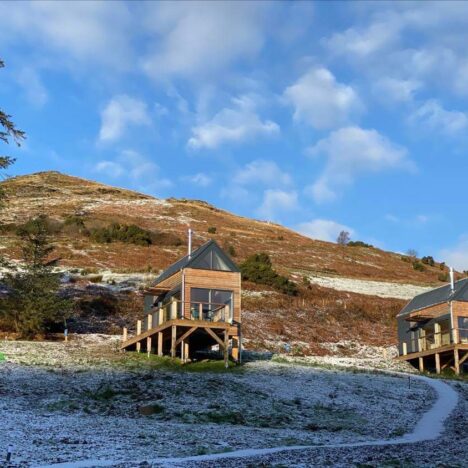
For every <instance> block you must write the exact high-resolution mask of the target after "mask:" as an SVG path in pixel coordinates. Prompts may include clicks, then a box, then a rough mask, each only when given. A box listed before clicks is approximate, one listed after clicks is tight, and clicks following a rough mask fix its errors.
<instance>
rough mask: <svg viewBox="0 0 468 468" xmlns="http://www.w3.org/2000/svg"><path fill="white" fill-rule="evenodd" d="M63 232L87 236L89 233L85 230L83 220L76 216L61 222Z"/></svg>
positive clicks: (68, 217)
mask: <svg viewBox="0 0 468 468" xmlns="http://www.w3.org/2000/svg"><path fill="white" fill-rule="evenodd" d="M63 230H64V231H66V232H68V233H69V234H73V233H79V234H85V235H89V231H88V230H87V229H86V225H85V223H84V221H83V218H81V217H80V216H76V215H71V216H67V217H66V218H65V221H64V222H63Z"/></svg>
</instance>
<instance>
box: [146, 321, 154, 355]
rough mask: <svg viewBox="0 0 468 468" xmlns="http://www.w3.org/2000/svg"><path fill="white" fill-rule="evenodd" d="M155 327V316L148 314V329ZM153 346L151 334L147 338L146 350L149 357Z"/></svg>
mask: <svg viewBox="0 0 468 468" xmlns="http://www.w3.org/2000/svg"><path fill="white" fill-rule="evenodd" d="M152 328H153V316H152V315H151V314H148V321H147V327H146V329H147V330H151V329H152ZM152 346H153V340H152V338H151V336H148V338H146V352H147V353H148V357H149V355H150V354H151V348H152Z"/></svg>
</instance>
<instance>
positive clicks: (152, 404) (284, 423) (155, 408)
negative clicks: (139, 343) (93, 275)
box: [0, 335, 434, 465]
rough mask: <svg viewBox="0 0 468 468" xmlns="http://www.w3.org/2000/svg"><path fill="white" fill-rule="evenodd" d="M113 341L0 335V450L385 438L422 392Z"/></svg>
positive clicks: (21, 456)
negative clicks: (152, 352)
mask: <svg viewBox="0 0 468 468" xmlns="http://www.w3.org/2000/svg"><path fill="white" fill-rule="evenodd" d="M117 340H118V338H117V337H107V336H103V335H91V336H83V337H81V338H80V339H75V340H72V341H70V342H69V343H67V344H65V343H62V342H55V343H45V342H36V343H33V342H11V341H2V342H0V352H2V353H4V354H5V356H6V362H3V363H1V364H0V394H1V395H2V398H1V399H0V417H1V420H2V425H1V429H0V454H1V453H2V452H3V453H4V452H5V451H6V448H7V446H8V444H13V445H14V446H15V456H14V461H15V462H17V463H20V462H22V463H24V464H25V465H27V464H48V463H56V462H66V461H77V460H80V459H86V458H98V459H99V458H107V459H109V458H111V459H113V460H116V461H117V462H122V463H125V462H127V463H128V462H131V461H132V460H134V457H136V454H138V459H145V457H146V458H148V459H154V458H155V457H167V456H189V455H197V454H202V453H217V452H224V451H231V450H238V449H246V448H258V447H275V446H278V445H298V444H306V445H314V444H324V443H346V442H354V441H362V440H369V439H370V440H372V439H380V438H384V439H385V438H390V437H395V436H397V435H399V434H401V433H406V432H408V431H409V430H411V429H412V428H413V427H414V425H415V424H416V422H417V420H418V419H419V416H420V415H421V413H422V412H423V411H424V410H425V409H427V408H428V407H429V406H430V405H431V402H432V401H433V397H434V395H433V391H432V390H431V389H430V388H429V387H428V386H427V385H426V384H424V383H423V382H418V381H416V380H414V381H412V382H411V388H409V386H408V379H407V378H399V377H391V376H385V375H372V374H370V373H362V372H360V373H352V372H343V371H340V370H336V369H332V370H328V369H320V368H313V367H307V366H303V365H297V364H294V363H292V364H291V363H287V364H285V363H278V362H271V361H257V362H251V363H247V364H245V365H244V366H242V367H240V368H239V367H236V368H231V369H227V370H225V369H224V368H223V367H222V363H214V364H213V363H200V364H194V365H189V366H181V365H180V363H178V362H174V361H170V360H166V359H160V358H155V357H151V358H150V359H148V358H147V357H146V356H145V355H136V354H134V353H118V352H117V351H116V345H117V343H118V341H117ZM197 366H198V367H197ZM191 370H193V371H194V372H191Z"/></svg>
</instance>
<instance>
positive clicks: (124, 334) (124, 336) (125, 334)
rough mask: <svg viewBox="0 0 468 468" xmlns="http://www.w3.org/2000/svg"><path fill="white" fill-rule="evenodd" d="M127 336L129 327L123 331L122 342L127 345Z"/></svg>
mask: <svg viewBox="0 0 468 468" xmlns="http://www.w3.org/2000/svg"><path fill="white" fill-rule="evenodd" d="M127 336H128V330H127V327H124V328H123V331H122V342H123V343H125V342H126V341H127Z"/></svg>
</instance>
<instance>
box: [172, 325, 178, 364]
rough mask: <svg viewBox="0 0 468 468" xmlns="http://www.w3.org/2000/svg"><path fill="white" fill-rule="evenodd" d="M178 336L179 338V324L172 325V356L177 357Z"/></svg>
mask: <svg viewBox="0 0 468 468" xmlns="http://www.w3.org/2000/svg"><path fill="white" fill-rule="evenodd" d="M176 338H177V326H176V325H172V327H171V357H172V358H175V356H176V344H175V342H176Z"/></svg>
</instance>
